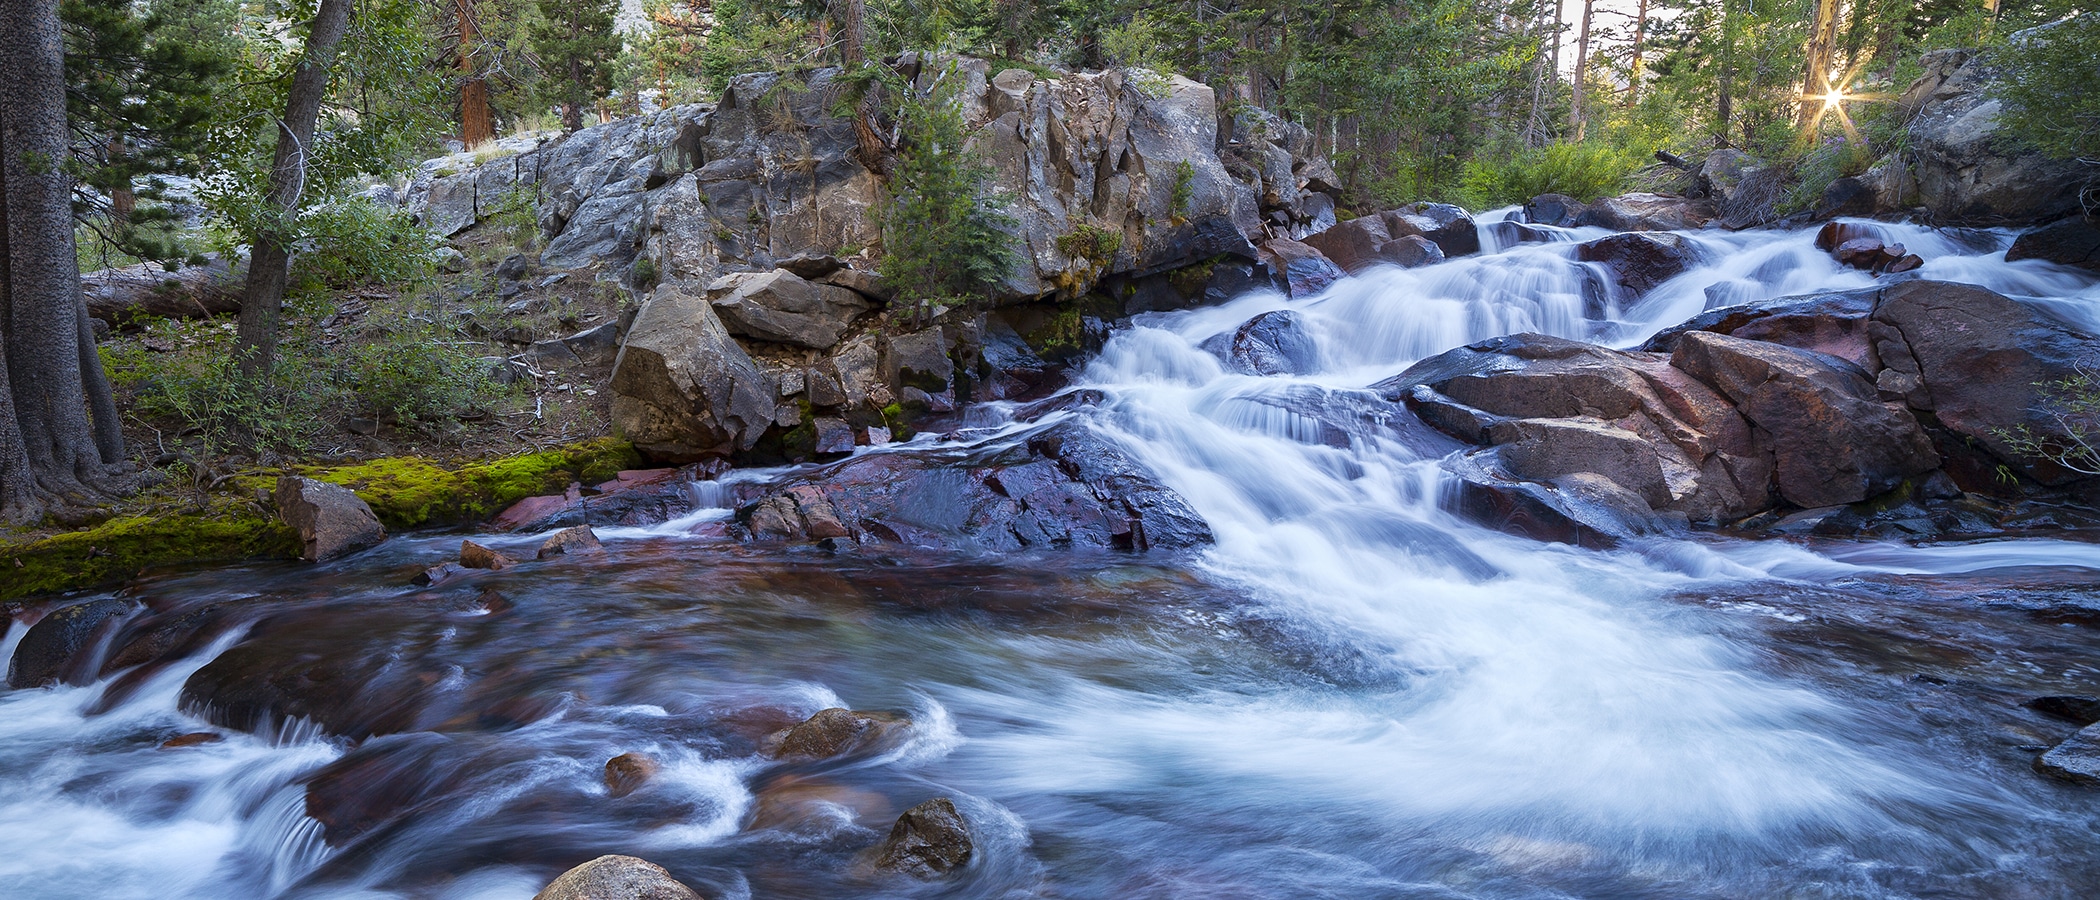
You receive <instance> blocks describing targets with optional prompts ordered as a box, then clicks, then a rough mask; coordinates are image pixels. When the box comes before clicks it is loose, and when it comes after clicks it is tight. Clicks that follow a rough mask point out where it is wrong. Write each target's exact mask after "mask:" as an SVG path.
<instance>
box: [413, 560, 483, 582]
mask: <svg viewBox="0 0 2100 900" xmlns="http://www.w3.org/2000/svg"><path fill="white" fill-rule="evenodd" d="M472 571H473V570H472V569H469V568H467V567H466V566H462V565H460V564H459V563H456V562H442V563H438V564H437V565H434V566H431V567H429V568H427V569H424V570H423V571H421V572H417V573H416V574H415V576H414V577H412V578H410V579H409V580H408V583H409V584H413V585H415V586H417V587H434V586H436V585H440V584H444V583H445V582H447V581H451V580H452V579H455V578H459V577H462V576H464V575H467V574H469V573H471V572H472Z"/></svg>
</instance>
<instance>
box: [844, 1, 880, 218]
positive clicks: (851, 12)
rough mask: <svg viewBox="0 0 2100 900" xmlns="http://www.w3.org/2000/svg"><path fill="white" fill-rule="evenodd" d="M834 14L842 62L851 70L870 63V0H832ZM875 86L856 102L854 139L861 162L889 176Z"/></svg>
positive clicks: (878, 173) (870, 169)
mask: <svg viewBox="0 0 2100 900" xmlns="http://www.w3.org/2000/svg"><path fill="white" fill-rule="evenodd" d="M831 16H832V18H834V19H836V20H838V26H839V62H840V63H842V64H844V66H845V68H846V71H848V72H851V71H853V70H855V69H858V68H860V67H861V66H863V65H865V64H866V63H867V61H868V60H867V43H868V26H867V18H868V17H867V0H832V4H831ZM875 116H876V110H875V93H874V89H873V86H870V87H869V89H867V90H864V91H862V92H861V96H860V101H859V102H857V103H855V104H854V106H853V143H854V149H855V150H856V151H857V153H858V155H859V156H860V164H861V165H863V166H866V167H867V169H868V171H870V172H874V173H875V175H876V177H878V178H887V177H888V176H889V147H888V145H887V144H886V143H885V142H884V141H883V140H882V135H881V134H880V133H878V132H877V131H876V130H875Z"/></svg>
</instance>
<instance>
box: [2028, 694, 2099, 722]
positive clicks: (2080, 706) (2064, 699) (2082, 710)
mask: <svg viewBox="0 0 2100 900" xmlns="http://www.w3.org/2000/svg"><path fill="white" fill-rule="evenodd" d="M2021 705H2022V706H2025V707H2027V708H2028V709H2031V710H2034V711H2035V712H2038V713H2041V714H2042V715H2045V716H2048V717H2050V718H2053V719H2062V720H2064V721H2066V722H2070V723H2073V724H2076V725H2080V726H2084V725H2091V724H2093V723H2094V722H2100V697H2073V696H2054V697H2036V698H2034V699H2033V700H2029V701H2027V702H2026V703H2023V704H2021Z"/></svg>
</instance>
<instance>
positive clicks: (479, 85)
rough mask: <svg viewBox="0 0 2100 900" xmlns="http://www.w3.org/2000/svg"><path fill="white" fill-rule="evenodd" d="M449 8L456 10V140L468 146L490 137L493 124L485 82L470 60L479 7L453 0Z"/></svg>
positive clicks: (477, 37) (477, 35)
mask: <svg viewBox="0 0 2100 900" xmlns="http://www.w3.org/2000/svg"><path fill="white" fill-rule="evenodd" d="M453 9H454V11H455V12H457V13H458V14H459V78H460V81H459V142H460V143H462V144H465V145H466V146H467V149H469V150H472V149H474V148H475V147H479V146H481V145H482V144H486V143H488V142H489V141H490V140H493V139H494V138H495V137H496V128H495V125H494V124H493V123H492V121H491V119H490V116H489V83H488V82H487V81H485V80H483V79H482V77H481V73H480V71H479V67H478V66H477V65H476V64H475V62H474V51H475V49H476V44H477V43H478V42H479V41H480V40H481V35H480V31H479V29H478V28H477V27H476V26H475V18H476V17H477V16H478V15H479V11H478V10H476V9H475V6H474V0H455V3H454V5H453Z"/></svg>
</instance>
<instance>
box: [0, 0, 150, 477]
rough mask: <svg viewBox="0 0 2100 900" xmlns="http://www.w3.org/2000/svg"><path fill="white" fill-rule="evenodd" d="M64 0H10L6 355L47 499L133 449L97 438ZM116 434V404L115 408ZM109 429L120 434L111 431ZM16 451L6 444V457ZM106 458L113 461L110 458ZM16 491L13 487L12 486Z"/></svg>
mask: <svg viewBox="0 0 2100 900" xmlns="http://www.w3.org/2000/svg"><path fill="white" fill-rule="evenodd" d="M62 47H63V45H62V43H61V38H60V32H59V20H58V5H57V3H56V2H55V0H0V173H4V174H0V178H4V185H5V191H4V193H0V204H4V206H5V208H6V216H5V218H6V225H5V227H6V232H7V245H6V255H7V268H6V273H5V281H6V307H7V308H6V310H5V312H6V351H7V352H6V357H7V359H6V362H7V366H8V370H9V371H8V376H9V378H8V380H9V387H10V389H11V394H12V401H13V407H14V415H13V417H12V418H13V419H14V421H15V424H16V425H17V427H18V428H19V430H20V434H21V441H22V447H23V451H24V456H25V457H26V459H27V460H28V464H29V467H30V470H31V473H32V474H33V475H34V478H35V481H36V485H37V486H38V488H40V489H41V490H42V491H43V492H44V493H46V494H55V495H58V496H60V497H66V498H69V499H73V498H77V499H82V500H92V499H93V498H94V496H95V495H96V494H97V493H98V492H99V485H100V484H101V483H103V482H104V481H105V479H106V478H107V477H108V475H109V474H110V470H109V467H108V465H106V464H107V463H114V462H116V461H117V459H119V458H121V457H122V455H123V447H122V442H121V440H117V441H109V440H106V439H105V440H104V441H103V442H102V443H103V445H102V446H98V445H97V440H96V429H95V428H94V427H93V425H92V424H91V422H90V419H89V414H88V400H87V394H86V384H85V381H86V379H87V377H88V376H86V375H85V373H84V371H83V362H87V363H88V364H89V365H91V366H92V367H93V369H94V375H95V376H96V377H97V378H99V376H100V375H101V361H100V359H99V358H95V357H93V356H92V350H93V345H92V341H90V343H89V345H88V350H89V354H82V353H81V352H80V351H81V346H80V326H81V324H82V323H81V318H80V317H81V310H82V306H81V299H80V267H79V262H78V259H77V258H76V256H75V252H76V251H75V247H74V244H73V209H72V203H71V201H72V188H73V185H72V178H71V177H70V176H69V175H68V174H67V172H66V171H65V168H64V166H63V163H64V162H65V159H66V154H67V150H68V141H69V137H70V135H69V134H68V132H67V128H66V98H65V66H64V57H63V55H62V54H63V49H62ZM108 412H109V414H110V416H111V421H110V422H109V423H107V424H108V425H109V427H110V429H113V428H114V427H115V422H114V415H113V413H114V410H113V409H111V410H109V411H108ZM108 433H109V434H114V432H113V431H109V432H108ZM10 452H11V448H0V457H4V456H5V455H7V454H8V453H10ZM105 455H107V456H108V457H110V458H108V459H105ZM14 490H16V489H15V488H13V486H10V493H12V492H13V491H14Z"/></svg>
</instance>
